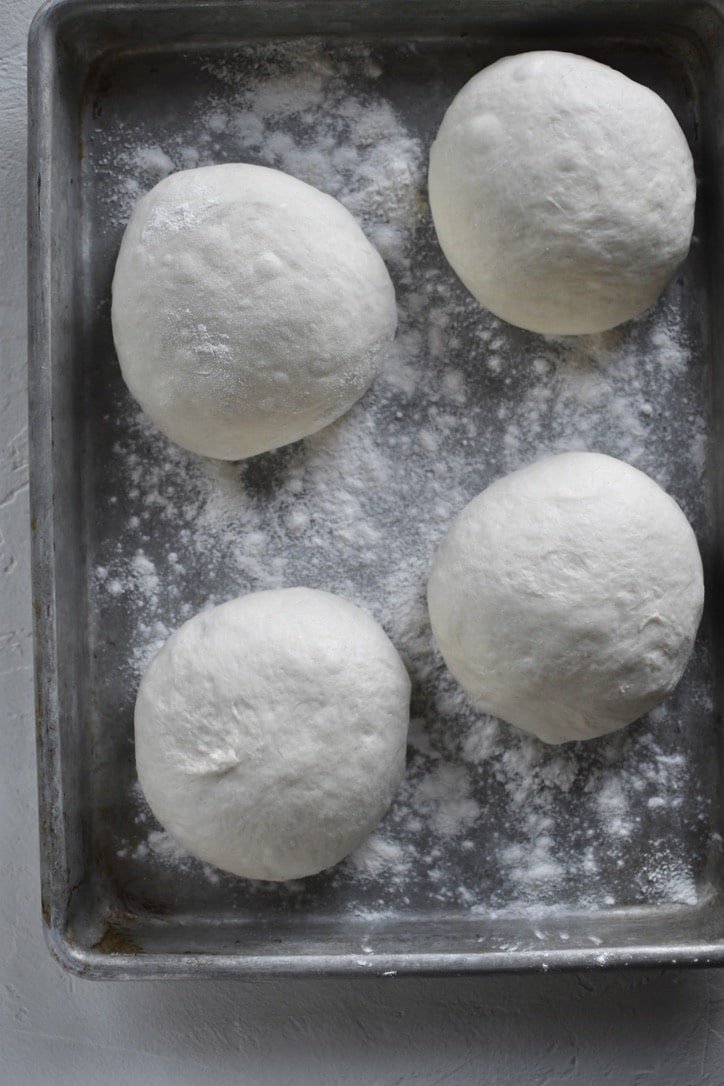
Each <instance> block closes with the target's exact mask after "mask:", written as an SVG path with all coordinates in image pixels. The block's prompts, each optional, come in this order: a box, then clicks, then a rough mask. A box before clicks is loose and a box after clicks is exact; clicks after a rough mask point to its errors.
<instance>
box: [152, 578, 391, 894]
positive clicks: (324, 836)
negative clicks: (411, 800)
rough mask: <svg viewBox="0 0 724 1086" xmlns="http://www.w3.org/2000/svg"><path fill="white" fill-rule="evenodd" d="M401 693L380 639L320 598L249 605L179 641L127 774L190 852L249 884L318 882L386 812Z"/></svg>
mask: <svg viewBox="0 0 724 1086" xmlns="http://www.w3.org/2000/svg"><path fill="white" fill-rule="evenodd" d="M409 702H410V680H409V678H408V675H407V672H406V670H405V668H404V666H403V664H402V661H401V660H400V657H399V656H398V654H397V651H396V650H395V648H394V646H393V645H392V643H391V642H390V640H389V639H388V637H387V635H386V634H385V633H384V631H383V630H382V628H381V627H380V626H379V625H378V624H377V623H376V622H375V621H374V620H373V619H372V618H370V616H369V615H367V614H366V613H365V612H364V611H361V610H360V609H359V608H358V607H355V606H354V605H353V604H351V603H348V602H347V601H346V600H343V599H340V598H339V597H338V596H334V595H331V594H330V593H328V592H320V591H316V590H314V589H309V588H289V589H281V590H277V591H269V592H256V593H252V594H250V595H248V596H243V597H241V598H240V599H235V600H231V601H230V602H228V603H223V604H221V605H220V606H218V607H214V608H213V610H210V611H203V612H201V613H200V614H197V615H196V616H195V617H194V618H192V619H190V620H189V621H188V622H187V623H185V625H183V626H182V627H181V628H180V629H179V630H177V631H176V633H174V634H173V635H172V636H171V637H170V638H169V640H168V641H167V642H166V644H165V645H164V646H163V648H162V649H161V651H160V652H159V653H158V655H157V656H156V657H155V658H154V660H153V661H152V663H151V665H150V667H149V668H148V670H147V671H146V673H145V675H144V676H143V680H142V682H141V685H140V688H139V691H138V697H137V700H136V714H135V727H136V765H137V768H138V776H139V780H140V782H141V786H142V788H143V791H144V793H145V795H146V799H147V800H148V803H149V804H150V806H151V809H152V810H153V812H154V814H155V815H156V817H157V818H158V820H159V822H161V823H162V825H163V826H164V827H165V828H166V830H167V831H168V832H169V833H170V834H171V836H172V837H174V838H175V839H176V841H178V842H179V844H181V845H183V847H184V848H186V849H187V850H188V851H189V852H191V853H193V854H194V855H195V856H197V857H199V858H200V859H202V860H206V861H207V862H208V863H211V864H215V865H216V866H217V867H220V868H223V869H224V870H225V871H231V872H233V873H234V874H236V875H243V876H246V877H247V878H253V879H273V880H284V879H294V878H301V877H302V876H305V875H313V874H315V873H316V872H317V871H321V870H322V869H323V868H326V867H330V866H331V865H332V864H335V863H337V862H338V861H339V860H341V859H342V858H343V857H344V856H346V855H347V853H348V852H350V851H351V850H352V849H354V848H356V847H357V845H359V844H361V842H362V841H364V840H365V838H366V837H367V836H368V835H369V834H370V832H371V831H372V830H373V829H374V828H375V826H376V825H377V824H378V822H379V821H380V819H381V818H382V816H383V815H384V813H385V811H386V810H387V808H388V806H389V804H390V802H391V801H392V797H393V795H394V793H395V790H396V789H397V786H398V784H399V783H400V780H401V779H402V775H403V772H404V768H405V745H406V737H407V727H408V722H409Z"/></svg>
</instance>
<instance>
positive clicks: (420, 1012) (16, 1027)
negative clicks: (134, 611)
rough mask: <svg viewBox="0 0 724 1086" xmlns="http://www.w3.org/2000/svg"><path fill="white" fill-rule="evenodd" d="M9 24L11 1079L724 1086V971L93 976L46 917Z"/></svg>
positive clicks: (3, 143)
mask: <svg viewBox="0 0 724 1086" xmlns="http://www.w3.org/2000/svg"><path fill="white" fill-rule="evenodd" d="M34 10H35V0H3V3H2V11H1V14H2V32H1V33H0V147H1V148H2V155H0V254H1V259H0V267H1V268H2V273H1V274H0V374H1V380H0V441H1V442H2V455H1V456H0V600H1V605H0V704H1V705H2V727H1V728H0V871H1V872H2V877H1V878H0V1086H45V1084H48V1086H65V1084H71V1083H72V1084H73V1086H85V1084H89V1086H95V1084H98V1083H103V1084H104V1086H120V1084H123V1086H129V1084H136V1083H138V1084H148V1086H163V1084H166V1083H169V1084H170V1083H173V1084H174V1086H187V1084H188V1086H193V1084H196V1083H202V1082H203V1083H204V1084H205V1086H222V1084H223V1086H226V1084H232V1083H243V1084H257V1083H258V1084H270V1086H285V1084H287V1083H289V1084H292V1083H294V1084H295V1086H300V1084H302V1086H303V1084H304V1083H310V1084H311V1083H314V1084H315V1086H328V1084H329V1086H331V1084H334V1086H344V1084H348V1083H349V1084H354V1086H366V1084H370V1086H372V1084H375V1086H402V1084H415V1086H436V1084H441V1083H444V1084H445V1086H463V1084H465V1086H467V1084H473V1083H475V1084H479V1083H491V1084H495V1086H498V1084H501V1086H502V1084H507V1083H515V1084H518V1083H531V1084H536V1086H553V1084H558V1083H585V1084H586V1086H604V1084H606V1086H690V1084H695V1083H696V1084H710V1086H721V1084H722V1083H724V972H719V971H715V970H704V971H698V972H697V971H672V972H655V973H652V972H648V973H641V972H632V973H627V974H611V973H604V972H602V973H596V974H585V975H575V974H571V975H559V976H551V975H548V976H530V977H482V978H466V979H457V980H456V979H445V980H432V979H405V978H388V979H377V978H361V979H356V980H297V981H294V982H290V981H288V980H278V979H265V980H259V981H254V982H230V981H225V982H178V983H168V984H163V983H155V982H139V983H122V982H118V983H111V982H108V983H98V982H90V981H81V980H78V979H74V978H72V977H70V976H68V975H66V974H65V973H63V972H62V970H61V969H60V967H59V966H57V965H56V963H55V962H54V961H53V960H52V959H51V957H50V954H49V953H48V951H47V950H46V948H45V945H44V942H43V937H42V932H41V922H40V902H39V886H38V861H37V856H38V846H37V813H36V798H35V793H36V785H35V750H34V721H33V694H32V654H31V635H30V628H31V622H30V578H29V541H28V508H27V430H26V330H25V123H26V114H25V43H26V36H27V31H28V27H29V25H30V21H31V18H32V16H33V14H34Z"/></svg>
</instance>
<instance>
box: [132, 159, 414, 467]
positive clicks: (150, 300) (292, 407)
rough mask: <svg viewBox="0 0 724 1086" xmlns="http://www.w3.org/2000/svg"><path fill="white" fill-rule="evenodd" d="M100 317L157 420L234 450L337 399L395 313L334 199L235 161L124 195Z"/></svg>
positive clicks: (286, 437) (319, 419)
mask: <svg viewBox="0 0 724 1086" xmlns="http://www.w3.org/2000/svg"><path fill="white" fill-rule="evenodd" d="M112 321H113V338H114V340H115V344H116V351H117V353H118V359H119V362H120V365H121V370H122V372H123V376H124V378H125V381H126V383H127V385H128V387H129V389H130V390H131V392H132V393H133V395H134V396H135V397H136V399H137V400H138V402H139V403H140V405H141V407H142V408H143V409H144V411H146V413H147V414H148V415H149V416H150V417H151V419H153V421H154V422H155V423H156V425H157V426H158V427H159V429H161V430H163V432H164V433H165V434H166V435H167V436H168V437H170V438H172V440H173V441H176V442H177V443H178V444H179V445H182V446H184V448H187V449H191V450H192V451H193V452H196V453H201V455H203V456H212V457H217V458H219V459H222V460H237V459H241V458H243V457H246V456H253V455H254V454H255V453H260V452H264V451H266V450H267V449H274V448H277V447H278V446H280V445H286V444H288V443H289V442H291V441H297V440H298V439H299V438H301V437H305V436H306V435H307V434H313V433H315V432H316V431H317V430H320V429H321V428H322V427H323V426H326V425H327V424H328V423H330V422H332V421H333V419H336V418H338V416H339V415H341V414H343V413H344V412H345V411H346V410H347V409H348V408H349V407H351V406H352V404H353V403H354V402H355V401H356V400H357V399H359V397H360V396H361V395H362V394H363V393H364V392H365V391H366V390H367V388H368V387H369V385H370V384H371V383H372V381H373V379H374V378H375V377H376V375H377V373H378V372H379V370H380V368H381V366H382V364H383V362H384V360H385V356H386V354H387V351H388V348H389V345H390V343H391V341H392V339H393V337H394V334H395V328H396V324H397V311H396V307H395V293H394V288H393V286H392V282H391V280H390V277H389V275H388V274H387V269H386V268H385V265H384V263H383V262H382V258H381V257H380V255H379V254H378V253H377V251H376V250H375V249H374V248H373V246H372V245H371V244H370V242H369V241H368V240H367V238H366V237H365V236H364V234H363V233H362V231H361V230H360V228H359V226H358V225H357V223H356V222H355V220H354V219H353V218H352V216H351V215H350V214H349V212H348V211H346V210H345V208H343V207H342V205H341V204H340V203H338V202H337V201H336V200H334V199H333V198H332V197H331V196H326V195H325V194H324V193H322V192H319V191H318V190H317V189H315V188H312V187H311V185H306V184H305V183H304V182H303V181H298V180H297V179H296V178H294V177H290V176H289V175H288V174H285V173H281V172H280V171H278V170H270V169H266V168H265V167H263V166H249V165H243V164H238V163H236V164H230V165H223V166H205V167H202V168H200V169H195V170H183V171H181V172H179V173H174V174H171V175H170V176H169V177H166V178H164V180H163V181H161V182H159V184H158V185H156V187H155V188H154V189H152V190H151V192H149V193H148V194H147V195H146V196H144V197H143V199H142V200H141V201H140V202H139V203H138V204H137V206H136V208H135V210H134V212H133V214H132V216H131V219H130V221H129V223H128V227H127V228H126V232H125V234H124V237H123V242H122V244H121V249H120V253H119V255H118V261H117V263H116V271H115V276H114V279H113V308H112Z"/></svg>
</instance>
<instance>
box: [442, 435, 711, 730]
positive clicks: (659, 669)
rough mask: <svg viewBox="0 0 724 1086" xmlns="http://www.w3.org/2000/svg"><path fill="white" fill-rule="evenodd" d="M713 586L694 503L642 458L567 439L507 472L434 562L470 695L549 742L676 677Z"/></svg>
mask: <svg viewBox="0 0 724 1086" xmlns="http://www.w3.org/2000/svg"><path fill="white" fill-rule="evenodd" d="M703 599H704V587H703V577H702V566H701V558H700V556H699V550H698V547H697V543H696V538H695V536H694V533H693V531H692V529H691V527H690V525H689V523H688V521H687V520H686V518H685V517H684V515H683V513H682V512H681V510H680V509H679V507H678V506H677V505H676V503H675V502H674V501H673V499H672V498H670V497H669V496H668V495H667V494H666V493H665V492H664V491H663V490H662V489H661V487H659V486H657V484H656V483H654V482H653V480H651V479H649V478H648V477H647V476H646V475H644V474H643V473H642V472H640V471H638V470H637V469H635V468H633V467H631V466H629V465H628V464H625V463H623V462H622V461H620V460H616V459H614V458H613V457H609V456H603V455H600V454H596V453H560V454H558V455H556V456H552V457H547V458H546V459H544V460H540V461H538V462H537V463H534V464H532V465H530V466H529V467H527V468H523V469H521V470H519V471H516V472H513V473H512V474H511V475H508V476H506V477H504V478H502V479H499V480H498V481H497V482H496V483H493V485H492V486H490V487H488V489H487V490H485V491H483V493H482V494H480V495H479V496H478V497H477V498H475V499H473V501H472V502H470V503H469V504H468V505H467V506H466V507H465V509H463V510H462V512H461V513H460V514H459V515H458V517H457V518H456V520H455V521H454V522H453V524H452V526H451V527H450V529H449V531H448V533H447V536H446V537H445V539H444V540H443V542H442V544H441V545H440V548H439V549H438V552H437V554H436V556H435V560H434V562H433V566H432V570H431V574H430V580H429V584H428V604H429V609H430V619H431V623H432V629H433V633H434V636H435V639H436V641H437V644H438V647H439V648H440V651H441V652H442V655H443V657H444V659H445V662H446V663H447V665H448V667H449V668H450V670H451V671H452V673H453V675H455V677H456V678H457V679H458V681H459V682H460V684H461V685H462V686H463V688H464V689H465V690H466V691H467V693H468V694H469V695H470V697H471V698H472V699H473V700H474V701H475V702H476V704H478V705H479V706H480V707H481V708H482V709H484V710H485V711H486V712H490V713H492V714H494V715H495V716H499V717H501V718H502V719H503V720H506V721H508V722H509V723H511V724H514V725H516V726H517V727H519V728H521V729H522V730H523V731H527V732H530V733H532V734H533V735H537V736H538V737H539V738H541V739H543V740H545V741H546V742H548V743H564V742H568V741H570V740H575V739H590V738H592V737H595V736H599V735H605V734H606V733H607V732H610V731H614V730H616V729H617V728H621V727H623V726H625V725H626V724H629V723H631V722H632V721H633V720H636V719H637V718H638V717H640V716H642V715H643V714H644V713H645V712H648V710H649V709H651V708H653V707H654V706H655V705H657V704H658V703H659V702H660V701H662V700H663V699H664V698H665V697H666V696H667V695H668V694H669V693H670V692H671V690H673V688H674V686H675V685H676V683H677V682H678V681H679V678H680V677H681V674H682V672H683V670H684V667H685V666H686V662H687V660H688V657H689V654H690V652H691V649H692V646H693V644H694V639H695V637H696V631H697V629H698V625H699V620H700V618H701V611H702V606H703Z"/></svg>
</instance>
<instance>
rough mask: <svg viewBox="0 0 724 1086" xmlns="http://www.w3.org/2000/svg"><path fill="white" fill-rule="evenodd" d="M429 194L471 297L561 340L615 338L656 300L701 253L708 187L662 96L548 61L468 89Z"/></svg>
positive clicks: (570, 60) (444, 140)
mask: <svg viewBox="0 0 724 1086" xmlns="http://www.w3.org/2000/svg"><path fill="white" fill-rule="evenodd" d="M493 120H494V121H495V124H493V123H492V122H493ZM429 191H430V206H431V210H432V216H433V220H434V224H435V229H436V232H437V236H438V240H439V242H440V245H441V247H442V249H443V252H444V253H445V256H446V257H447V259H448V260H449V262H450V264H451V265H452V267H453V269H454V270H455V271H456V272H457V274H458V275H459V276H460V278H461V279H462V281H463V283H464V284H465V285H466V286H467V287H468V289H469V290H470V291H471V292H472V294H474V295H475V297H476V298H477V299H478V300H479V301H480V302H482V304H483V305H485V306H486V307H487V308H488V309H490V310H491V311H492V312H493V313H495V314H497V316H499V317H502V318H503V319H504V320H507V321H509V322H510V323H511V324H515V325H519V326H520V327H522V328H528V329H530V330H532V331H536V332H543V333H546V334H553V335H557V334H578V333H591V332H600V331H603V330H604V329H606V328H611V327H613V326H614V325H616V324H620V323H622V322H623V321H626V320H629V319H631V318H632V317H635V316H637V315H638V314H639V313H642V312H643V311H644V310H645V309H647V308H648V306H650V305H651V304H652V303H653V302H654V301H655V300H656V298H657V297H658V296H659V294H660V293H661V291H662V290H663V289H664V287H665V286H666V284H667V282H668V281H669V280H670V278H671V277H672V275H673V274H674V272H675V271H676V269H677V267H678V266H679V265H680V264H681V262H682V261H683V260H684V258H685V257H686V254H687V251H688V248H689V244H690V241H691V235H692V231H693V222H694V203H695V197H696V179H695V176H694V168H693V162H692V157H691V152H690V151H689V148H688V145H687V143H686V138H685V136H684V134H683V132H682V131H681V128H680V127H679V125H678V123H677V121H676V118H675V117H674V115H673V113H672V112H671V110H670V109H669V107H668V106H667V105H666V103H665V102H664V101H663V100H662V99H661V98H660V97H659V96H658V95H657V94H655V93H654V92H653V91H651V90H649V89H648V88H647V87H644V86H642V85H641V84H639V83H635V82H634V81H633V80H631V79H628V78H627V77H626V76H624V75H623V74H621V73H620V72H617V71H614V70H613V69H611V68H609V67H607V66H606V65H603V64H598V63H596V62H595V61H592V60H589V59H588V58H586V57H580V56H576V55H575V54H571V53H560V52H555V51H541V52H536V53H528V54H523V55H520V56H513V57H505V58H503V59H502V60H499V61H497V62H496V63H495V64H492V65H490V67H488V68H486V69H484V70H483V71H482V72H479V73H478V74H477V75H476V76H474V77H473V78H472V79H471V80H470V81H469V82H468V83H467V84H466V85H465V86H464V87H463V88H462V90H461V91H460V92H459V94H458V95H457V96H456V98H455V99H454V101H453V102H452V103H451V105H450V107H449V109H448V111H447V113H446V115H445V117H444V118H443V121H442V124H441V125H440V129H439V131H438V134H437V137H436V139H435V141H434V143H433V146H432V148H431V151H430V169H429Z"/></svg>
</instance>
